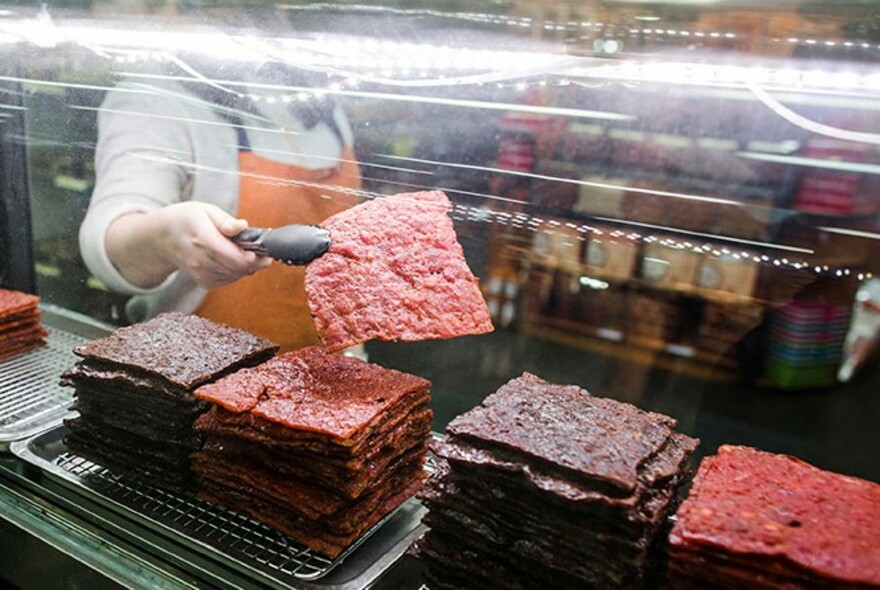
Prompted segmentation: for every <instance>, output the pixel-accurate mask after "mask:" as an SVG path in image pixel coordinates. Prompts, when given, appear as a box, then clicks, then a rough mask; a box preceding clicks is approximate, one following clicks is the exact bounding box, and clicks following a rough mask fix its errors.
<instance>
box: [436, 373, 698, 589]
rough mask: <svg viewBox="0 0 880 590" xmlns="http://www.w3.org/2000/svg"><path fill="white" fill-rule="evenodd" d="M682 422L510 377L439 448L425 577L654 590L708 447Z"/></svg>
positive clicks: (452, 583) (445, 581) (440, 582)
mask: <svg viewBox="0 0 880 590" xmlns="http://www.w3.org/2000/svg"><path fill="white" fill-rule="evenodd" d="M675 425H676V422H675V420H674V419H672V418H670V417H669V416H664V415H662V414H656V413H652V412H646V411H643V410H640V409H639V408H636V407H635V406H632V405H630V404H625V403H622V402H618V401H616V400H611V399H603V398H598V397H595V396H592V395H590V394H589V393H588V392H587V391H585V390H583V389H581V388H580V387H576V386H571V385H556V384H553V383H549V382H547V381H544V380H543V379H541V378H539V377H536V376H535V375H530V374H524V375H522V376H521V377H519V378H517V379H514V380H512V381H510V382H509V383H507V384H506V385H504V386H502V387H501V388H500V389H499V390H498V391H497V392H495V393H494V394H492V395H490V396H488V397H487V398H486V399H485V400H484V402H483V403H482V404H481V405H479V406H477V407H476V408H474V409H472V410H470V411H469V412H466V413H465V414H463V415H461V416H459V417H458V418H456V419H455V420H453V421H452V422H451V423H450V424H449V425H448V426H447V428H446V435H445V437H444V438H443V439H442V440H441V441H439V442H436V443H434V444H432V449H433V450H434V452H435V453H436V454H437V455H438V456H439V457H440V458H441V462H440V469H438V471H437V473H436V474H435V475H434V476H432V477H431V478H430V479H429V481H428V482H427V484H426V485H425V486H424V488H423V491H422V492H421V494H420V497H421V499H422V500H423V502H424V503H425V505H426V506H427V507H428V510H429V512H428V514H427V515H426V516H425V518H424V520H423V522H424V524H426V525H427V526H428V527H429V528H430V530H429V531H428V533H427V534H426V535H425V536H424V537H423V539H422V540H421V542H420V545H419V551H420V552H421V554H422V555H424V556H426V559H424V561H425V563H426V566H427V570H428V571H427V575H426V579H429V580H432V581H434V582H436V584H437V586H438V587H440V588H446V587H456V585H460V584H461V583H462V580H465V579H467V578H468V577H470V576H473V577H474V579H478V580H483V579H486V577H487V573H488V572H490V571H491V572H492V575H491V579H493V583H492V585H497V586H499V587H501V586H503V587H506V588H508V587H509V588H517V587H523V588H538V587H554V588H557V587H558V588H578V589H580V588H588V589H597V590H598V589H602V590H605V589H610V588H621V589H623V588H626V589H636V588H648V587H653V586H651V584H652V583H653V582H654V580H655V579H656V577H657V575H658V574H657V564H659V563H661V562H662V561H663V546H662V539H663V536H664V534H665V530H666V524H665V523H666V519H667V516H668V515H669V514H670V513H671V511H673V510H674V498H675V494H676V491H677V489H678V486H679V485H680V483H681V482H682V481H683V479H684V477H685V474H686V473H687V470H688V463H689V458H690V456H691V455H692V453H693V452H694V450H695V449H696V446H697V444H698V441H697V440H695V439H693V438H690V437H688V436H686V435H684V434H681V433H679V432H676V431H675V430H674V428H675ZM464 587H475V586H474V585H473V584H471V583H467V584H466V585H465V586H464ZM476 587H479V586H478V585H477V586H476Z"/></svg>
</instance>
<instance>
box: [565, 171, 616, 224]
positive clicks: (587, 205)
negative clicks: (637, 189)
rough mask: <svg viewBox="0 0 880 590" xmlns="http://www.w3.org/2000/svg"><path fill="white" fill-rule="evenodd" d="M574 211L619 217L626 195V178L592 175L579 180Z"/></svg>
mask: <svg viewBox="0 0 880 590" xmlns="http://www.w3.org/2000/svg"><path fill="white" fill-rule="evenodd" d="M581 180H582V181H583V182H584V184H581V185H580V187H579V189H578V198H577V203H576V204H575V210H576V211H577V212H579V213H583V214H585V215H602V216H604V217H621V216H622V215H623V213H624V210H623V199H624V196H625V195H626V183H627V179H626V178H621V177H614V176H605V175H602V174H592V175H587V176H584V177H583V178H581Z"/></svg>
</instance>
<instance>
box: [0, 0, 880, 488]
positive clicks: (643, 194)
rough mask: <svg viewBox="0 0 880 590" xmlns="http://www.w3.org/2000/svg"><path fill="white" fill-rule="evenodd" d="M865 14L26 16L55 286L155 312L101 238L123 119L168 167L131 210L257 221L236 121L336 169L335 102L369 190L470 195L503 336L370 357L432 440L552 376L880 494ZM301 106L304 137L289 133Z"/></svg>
mask: <svg viewBox="0 0 880 590" xmlns="http://www.w3.org/2000/svg"><path fill="white" fill-rule="evenodd" d="M866 6H867V5H866V4H864V3H858V2H846V3H830V2H829V3H821V2H774V3H766V2H739V3H736V4H735V5H734V3H729V2H723V1H722V2H638V3H637V2H629V1H623V0H621V1H606V2H601V3H600V2H582V3H569V2H552V3H546V2H507V3H497V2H485V3H483V2H480V3H474V2H462V3H444V4H443V6H442V7H438V6H436V5H435V3H422V4H418V5H417V4H416V3H410V2H402V3H394V4H387V5H386V6H384V7H381V6H378V5H377V6H369V7H367V6H360V5H351V4H347V3H321V4H313V3H306V2H293V3H287V4H283V5H275V4H266V5H265V6H264V7H260V6H257V7H254V5H252V4H250V3H249V5H248V7H247V8H244V7H240V8H231V7H230V6H229V4H228V3H223V4H222V5H221V4H219V3H216V4H215V3H200V4H199V5H198V6H195V5H194V4H190V3H175V2H148V3H140V4H139V5H138V9H137V10H134V9H132V8H131V7H130V6H129V5H128V4H125V5H121V4H115V3H110V2H95V3H83V4H82V6H81V8H79V9H73V8H70V7H69V6H67V5H65V7H64V8H61V7H60V6H59V7H58V8H55V7H52V6H50V7H49V8H45V9H37V8H25V9H20V8H15V9H9V10H7V11H5V12H4V16H3V17H2V18H0V40H2V42H3V43H5V44H13V45H14V46H15V47H16V53H15V55H16V56H17V59H18V60H19V61H20V71H19V73H18V74H17V75H15V76H8V77H9V78H10V79H12V81H16V82H18V83H20V84H21V89H22V91H23V92H24V93H25V107H26V109H27V111H26V114H25V115H24V116H25V122H26V129H27V147H28V171H27V173H28V179H29V187H30V192H31V195H30V196H31V199H30V202H31V212H32V218H33V233H34V256H35V263H36V273H37V277H38V287H39V291H40V293H41V294H42V295H43V296H44V297H45V298H46V299H47V300H48V301H50V302H54V303H58V304H60V305H62V306H65V307H70V308H73V309H76V310H79V311H84V312H86V313H88V314H90V315H94V316H96V317H99V318H101V319H105V320H110V321H114V322H117V323H125V322H128V321H131V319H132V316H126V315H125V311H124V307H125V304H126V302H127V301H128V299H129V295H126V294H122V293H119V292H113V291H114V290H115V291H118V289H115V288H114V287H113V286H112V285H108V281H109V280H110V279H108V277H107V276H95V275H94V274H93V271H90V270H88V268H87V267H86V265H85V264H84V263H83V260H82V253H81V252H80V249H79V245H78V244H79V240H78V232H79V230H80V224H81V222H82V219H83V217H84V215H85V212H86V208H87V206H88V204H89V201H90V199H91V198H92V197H93V193H94V192H95V186H96V180H97V182H98V183H99V184H100V181H101V179H100V178H97V179H96V166H95V155H96V154H95V148H96V145H98V146H100V145H101V143H100V142H101V140H100V139H99V130H98V126H97V118H98V117H99V116H101V117H106V120H107V121H108V122H109V121H111V120H112V121H114V122H116V123H119V124H121V125H122V127H124V128H126V129H128V131H129V132H131V133H132V134H133V135H134V136H137V137H139V138H140V139H141V140H143V141H146V143H144V144H140V145H138V146H137V147H132V150H133V151H134V152H136V153H139V154H140V156H141V157H142V159H144V161H148V162H150V163H151V166H152V168H149V167H147V169H150V170H152V171H153V174H152V175H151V176H150V177H149V178H147V179H145V180H144V184H142V185H138V184H137V183H138V181H137V180H136V179H133V178H132V177H130V176H126V177H125V178H122V179H120V180H119V182H121V183H123V185H124V186H125V187H126V188H125V190H126V191H129V192H137V190H138V186H141V187H151V188H150V189H149V190H147V189H144V191H145V193H149V194H144V195H140V197H141V198H142V201H144V200H146V201H150V199H152V198H155V199H157V200H158V201H161V202H165V201H167V199H168V198H169V195H168V193H165V192H163V191H166V190H170V189H169V187H170V186H174V187H177V188H178V189H179V191H180V194H181V195H183V198H190V197H193V196H194V195H195V196H196V197H198V198H202V197H205V196H206V195H208V193H211V191H214V192H213V193H212V194H213V196H210V195H208V196H207V198H208V199H209V200H211V199H213V202H215V203H217V204H219V205H221V206H223V207H226V208H227V209H228V210H230V211H231V212H232V211H234V207H235V203H236V197H237V194H238V193H237V187H238V183H239V177H238V176H237V174H238V173H239V168H238V165H237V161H236V153H237V151H238V148H239V147H240V142H239V136H238V135H236V134H235V132H234V131H233V128H234V127H235V126H236V123H235V116H238V117H239V118H240V116H241V113H240V112H239V111H244V112H245V118H250V119H249V120H250V121H251V122H250V123H249V124H247V125H244V126H245V127H257V128H259V129H260V130H261V132H260V133H258V134H257V135H259V138H260V139H259V141H258V143H257V145H255V146H254V149H255V150H256V151H257V152H258V153H259V154H260V155H261V156H264V157H266V158H269V159H272V158H275V159H276V160H277V161H281V162H285V163H287V164H291V163H293V164H297V165H302V166H305V167H307V168H312V169H320V168H325V167H326V163H327V162H331V163H336V162H337V160H338V154H334V153H331V152H328V151H326V149H325V147H324V146H323V144H322V143H321V142H320V141H316V142H309V141H307V140H306V139H304V137H305V136H306V135H308V134H307V133H306V132H307V131H308V130H309V129H311V128H310V127H308V120H309V118H310V117H311V118H312V119H314V121H317V123H316V124H317V125H319V126H320V125H324V124H327V120H328V119H327V117H328V115H327V113H328V112H330V111H328V109H331V107H332V108H338V109H340V110H341V111H344V113H345V115H344V118H343V115H339V118H338V120H336V125H337V127H338V128H339V129H338V132H339V134H340V137H342V138H343V139H345V140H349V139H353V144H354V154H355V159H356V160H357V162H358V163H359V165H360V171H361V175H362V185H361V187H360V189H358V190H359V191H361V192H359V193H358V194H359V195H360V196H366V197H376V196H379V195H387V194H393V193H398V192H406V191H414V190H427V189H435V188H439V189H442V190H443V191H445V192H446V194H447V195H448V196H449V197H450V199H451V200H452V202H453V205H454V209H453V212H452V216H453V219H454V222H455V227H456V231H457V232H458V237H459V240H460V242H461V244H462V246H463V247H464V250H465V254H466V257H467V260H468V262H469V264H470V266H471V268H472V269H473V270H474V272H475V273H476V274H477V275H478V277H479V278H480V283H481V287H482V289H483V293H484V295H485V297H486V299H487V302H488V304H489V307H490V310H491V312H492V314H493V320H494V323H495V326H496V330H495V332H494V333H492V334H490V335H486V336H481V337H467V338H460V339H455V340H450V341H429V342H420V343H413V344H403V343H378V342H375V343H369V344H368V345H367V352H368V353H369V356H370V359H371V360H373V361H375V362H378V363H380V364H383V365H385V366H389V367H395V368H399V369H402V370H406V371H410V372H413V373H416V374H419V375H423V376H425V377H428V378H430V379H431V380H432V381H433V382H434V389H433V391H434V397H435V402H434V403H435V409H436V416H437V417H436V423H435V428H436V429H438V430H439V429H442V428H443V426H444V425H445V424H446V422H447V421H448V420H450V419H451V418H452V417H453V416H455V415H457V414H459V413H461V412H462V411H464V410H466V409H468V408H469V407H472V406H473V405H475V404H477V403H478V402H479V401H480V400H481V399H482V398H483V397H484V396H485V395H487V394H488V393H490V392H492V391H494V390H495V389H496V388H497V387H499V386H500V385H501V384H503V383H504V382H506V381H507V380H509V379H510V378H512V377H514V376H517V375H519V374H521V373H522V372H523V371H529V372H533V373H536V374H538V375H540V376H542V377H544V378H546V379H548V380H550V381H555V382H561V383H577V384H579V385H582V386H584V387H586V388H587V389H589V390H591V391H592V392H594V393H595V394H597V395H603V396H612V397H616V398H619V399H623V400H626V401H630V402H633V403H635V404H637V405H639V406H640V407H643V408H647V409H655V410H658V411H661V412H664V413H668V414H671V415H673V416H675V417H677V418H678V419H679V420H680V421H681V424H682V429H683V430H685V431H686V432H688V433H689V434H693V435H695V436H698V437H700V438H702V439H703V445H702V446H701V447H700V452H701V453H711V452H714V450H715V448H717V446H718V445H719V444H720V443H722V442H729V443H741V444H749V445H755V446H758V447H761V448H765V449H768V450H773V451H779V452H789V453H793V454H795V455H797V456H799V457H802V458H804V459H806V460H808V461H811V462H813V463H815V464H818V465H821V466H823V467H825V468H828V469H833V470H836V471H842V472H845V473H850V474H854V475H859V476H863V477H873V478H876V477H877V473H878V459H877V456H876V453H874V452H873V450H874V449H876V448H878V445H880V438H878V437H880V435H878V434H877V432H878V431H877V429H876V428H874V422H875V421H876V417H877V412H878V404H880V401H878V398H877V396H876V394H875V393H874V392H875V391H876V388H877V379H878V377H877V370H876V354H875V353H874V352H872V351H873V350H874V348H876V347H875V346H874V345H875V344H876V340H877V333H876V332H877V324H878V321H877V310H878V309H880V306H878V301H877V298H878V295H877V287H876V284H877V283H876V279H874V275H875V274H876V273H877V260H878V257H877V243H878V242H877V238H878V236H880V234H878V231H877V210H878V193H877V186H878V181H877V179H878V173H880V162H878V153H877V145H878V143H880V118H878V117H880V115H878V108H877V105H878V104H880V103H878V100H877V98H878V96H877V95H878V93H880V69H878V67H877V65H876V64H877V62H876V57H877V55H878V52H880V33H878V30H877V27H876V26H875V20H873V19H872V14H873V13H872V10H871V9H870V8H868V7H866ZM138 11H139V12H138ZM111 88H112V89H114V94H113V95H112V96H115V97H116V98H115V99H112V98H111V99H108V97H107V92H108V90H109V89H111ZM233 98H234V100H232V99H233ZM114 100H115V102H114ZM205 103H210V104H208V105H206V104H205ZM211 104H213V105H215V106H213V107H212V106H211ZM218 104H219V105H220V106H216V105H218ZM162 109H168V110H167V111H163V110H162ZM280 111H284V112H288V113H293V114H294V115H295V116H296V117H298V121H299V123H298V124H299V125H300V126H301V127H302V128H300V129H299V131H300V132H303V133H305V135H303V137H301V138H300V139H296V138H295V136H292V135H290V134H289V133H288V134H287V135H285V133H281V134H279V133H277V131H278V130H279V129H278V127H277V126H275V127H274V131H275V132H276V133H275V135H274V136H273V135H272V133H271V131H272V130H273V125H275V123H273V122H272V121H271V119H272V118H273V116H274V115H271V113H278V112H280ZM236 113H237V115H236ZM230 115H233V116H230ZM349 125H350V127H351V134H350V137H349V133H348V131H349V130H348V126H349ZM239 126H241V125H239ZM167 128H171V129H176V130H178V133H176V134H174V133H172V134H171V135H170V136H169V135H163V134H162V132H161V130H162V129H167ZM267 130H269V131H267ZM245 131H246V132H245V135H246V136H247V135H248V133H249V132H248V130H245ZM287 131H290V130H287ZM334 133H335V131H334ZM282 137H287V138H288V139H290V138H291V137H293V138H294V139H295V141H294V144H295V145H294V146H291V145H289V142H287V143H285V141H284V140H282ZM156 141H158V142H159V143H158V144H157V143H155V142H156ZM97 155H98V161H99V162H100V161H101V154H100V152H99V153H98V154H97ZM105 156H106V154H105ZM105 161H107V162H109V161H110V160H109V159H108V160H105ZM113 168H114V166H113V165H111V164H108V170H109V171H112V170H113ZM98 169H99V170H100V167H98ZM157 179H159V180H157ZM166 182H168V183H171V184H163V183H166ZM205 183H208V184H209V185H210V186H211V187H214V188H212V189H206V188H205V187H206V186H208V185H206V184H205ZM150 191H153V192H152V193H151V192H150ZM217 191H219V192H217ZM221 193H222V195H225V196H222V195H221ZM96 227H97V226H96ZM98 274H100V273H98ZM104 274H105V275H106V273H104ZM139 309H140V311H143V310H145V309H147V308H145V307H143V306H141V307H139ZM129 311H131V306H130V309H129ZM848 335H849V336H848Z"/></svg>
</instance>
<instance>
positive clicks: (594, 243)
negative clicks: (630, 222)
mask: <svg viewBox="0 0 880 590" xmlns="http://www.w3.org/2000/svg"><path fill="white" fill-rule="evenodd" d="M595 230H596V231H593V232H591V233H590V234H589V237H588V238H587V246H586V255H585V257H584V262H585V263H586V266H585V268H584V270H585V272H586V274H587V275H589V276H597V277H603V278H608V279H612V280H617V281H622V280H626V279H629V278H631V277H632V276H633V271H634V270H635V266H636V260H637V258H638V253H639V242H638V241H637V240H636V239H635V238H633V237H632V236H631V235H629V234H627V233H626V231H625V230H622V229H617V228H613V227H609V226H596V227H595Z"/></svg>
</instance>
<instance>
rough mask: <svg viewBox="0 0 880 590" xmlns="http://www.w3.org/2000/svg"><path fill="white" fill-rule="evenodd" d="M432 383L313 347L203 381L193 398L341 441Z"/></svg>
mask: <svg viewBox="0 0 880 590" xmlns="http://www.w3.org/2000/svg"><path fill="white" fill-rule="evenodd" d="M430 385H431V382H430V381H428V380H426V379H422V378H421V377H416V376H415V375H409V374H407V373H401V372H400V371H395V370H392V369H385V368H383V367H380V366H378V365H374V364H370V363H366V362H364V361H362V360H360V359H356V358H350V357H344V356H341V355H337V354H333V353H330V352H327V351H326V350H324V349H322V348H320V347H317V346H312V347H309V348H304V349H301V350H297V351H294V352H289V353H287V354H282V355H280V356H277V357H275V358H273V359H271V360H269V361H267V362H265V363H263V364H262V365H259V366H257V367H254V368H251V369H243V370H240V371H238V372H237V373H234V374H232V375H229V376H227V377H224V378H222V379H220V380H218V381H216V382H214V383H210V384H208V385H203V386H202V387H199V388H198V389H197V390H196V391H195V396H196V397H198V398H200V399H203V400H206V401H209V402H213V403H215V404H218V405H220V406H222V407H223V408H225V409H227V410H229V411H231V412H235V413H243V412H251V413H252V414H253V415H254V416H258V417H260V418H263V419H264V420H268V421H270V422H276V423H278V424H282V425H284V426H287V427H290V428H295V429H299V430H306V431H312V432H319V433H322V434H326V435H328V436H331V437H334V438H340V439H345V438H349V437H350V436H352V435H353V434H354V433H356V432H357V431H358V430H360V429H361V428H364V427H366V426H367V425H369V424H370V423H372V422H374V421H375V420H377V419H380V418H381V417H382V415H383V414H384V413H385V412H386V411H387V410H388V409H389V408H391V407H393V406H394V405H395V404H396V402H398V400H400V399H401V398H403V397H404V396H406V395H409V394H416V393H419V392H421V391H423V390H424V389H426V388H427V387H429V386H430Z"/></svg>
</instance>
